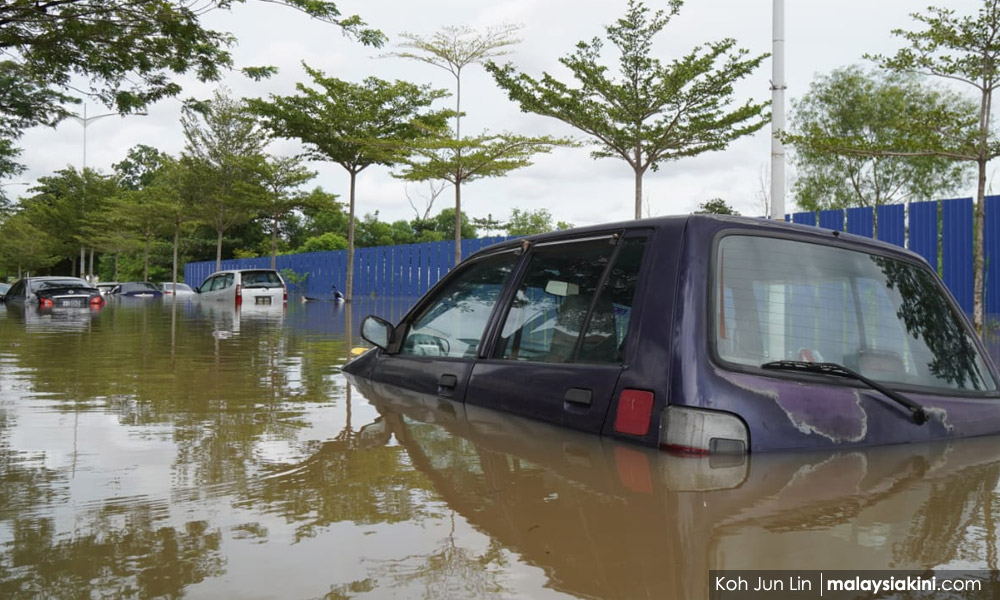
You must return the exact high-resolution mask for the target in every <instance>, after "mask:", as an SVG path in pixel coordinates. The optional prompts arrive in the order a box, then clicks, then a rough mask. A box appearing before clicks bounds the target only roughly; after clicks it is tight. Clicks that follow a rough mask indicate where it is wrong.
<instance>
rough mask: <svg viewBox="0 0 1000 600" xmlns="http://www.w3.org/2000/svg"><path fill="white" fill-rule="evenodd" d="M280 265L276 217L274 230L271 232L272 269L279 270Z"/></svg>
mask: <svg viewBox="0 0 1000 600" xmlns="http://www.w3.org/2000/svg"><path fill="white" fill-rule="evenodd" d="M277 264H278V217H274V229H273V230H272V231H271V268H272V269H277V266H276V265H277Z"/></svg>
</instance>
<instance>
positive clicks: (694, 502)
mask: <svg viewBox="0 0 1000 600" xmlns="http://www.w3.org/2000/svg"><path fill="white" fill-rule="evenodd" d="M355 383H356V385H358V386H359V387H360V388H361V389H362V390H363V391H364V394H365V396H366V397H367V398H368V399H369V400H370V401H372V402H373V403H374V404H375V406H376V407H377V408H378V410H379V413H380V417H379V419H378V420H377V421H376V422H375V423H373V424H372V427H373V429H374V430H375V431H378V432H380V433H381V432H383V431H387V432H388V433H382V437H383V439H386V438H388V436H389V435H391V437H392V438H393V439H395V440H396V441H397V442H398V443H399V444H401V445H402V446H403V447H404V448H406V451H407V453H408V454H409V456H410V458H411V460H412V461H413V464H414V466H415V467H416V468H417V469H418V470H420V471H422V472H424V473H425V474H426V475H427V477H428V478H429V479H430V480H431V481H432V482H433V483H434V486H435V488H436V490H437V491H438V493H439V494H441V495H442V496H443V497H444V498H445V499H446V501H447V503H448V506H449V507H450V508H452V509H454V510H455V511H456V512H457V513H458V514H460V515H461V516H462V517H463V518H465V519H468V520H469V522H470V523H471V524H472V525H473V526H474V527H476V528H477V529H479V530H481V531H483V532H484V533H486V534H487V535H489V536H490V538H491V539H492V540H493V541H495V542H499V543H500V544H501V545H502V546H503V547H505V548H507V549H508V550H511V551H514V552H515V553H517V554H518V555H519V556H521V557H522V558H523V559H524V560H526V561H527V562H529V563H530V564H534V565H537V566H539V567H540V568H543V569H544V570H545V572H546V574H547V576H548V578H549V580H550V582H551V584H552V585H553V586H555V587H556V588H557V589H559V590H561V591H564V592H567V593H569V594H572V595H579V596H588V597H589V596H596V597H603V598H615V597H623V598H633V597H654V596H655V597H669V598H702V597H706V585H707V573H708V571H709V570H712V569H746V570H762V569H810V568H815V569H828V570H835V569H921V570H922V569H934V568H942V569H944V568H953V569H958V568H980V569H985V568H989V569H996V568H997V564H996V561H997V559H996V527H995V518H996V514H995V512H994V510H995V509H994V507H993V501H994V497H995V495H996V488H997V481H998V476H1000V449H998V448H997V445H996V440H994V439H981V440H969V441H965V442H957V443H953V444H947V445H945V444H937V445H922V446H896V447H887V448H878V449H871V450H867V451H862V450H859V451H853V452H842V453H836V454H812V455H805V456H802V455H799V456H791V455H758V456H753V457H752V458H747V459H743V458H742V457H741V458H736V459H732V460H726V459H723V460H722V461H718V460H711V459H708V458H706V459H693V458H689V457H674V456H670V455H666V454H662V453H658V452H655V451H649V450H647V449H645V448H638V447H633V446H631V445H623V444H619V443H617V442H612V441H610V440H601V439H599V438H594V437H593V436H586V435H577V434H574V433H572V432H565V431H562V430H559V429H555V428H551V427H549V426H547V425H545V424H542V423H538V422H535V421H526V420H521V419H518V418H516V417H512V416H508V415H503V414H500V413H496V412H493V411H489V410H485V409H481V408H477V407H474V406H471V405H470V406H465V405H462V404H453V403H450V402H447V401H444V400H439V399H437V398H431V397H427V396H421V395H419V394H416V393H413V392H408V391H404V390H400V389H398V388H394V387H391V386H387V385H384V384H371V383H368V382H364V381H356V382H355Z"/></svg>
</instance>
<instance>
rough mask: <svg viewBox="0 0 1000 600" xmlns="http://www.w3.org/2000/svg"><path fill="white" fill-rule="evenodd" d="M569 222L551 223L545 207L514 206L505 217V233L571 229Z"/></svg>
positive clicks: (519, 233) (518, 233)
mask: <svg viewBox="0 0 1000 600" xmlns="http://www.w3.org/2000/svg"><path fill="white" fill-rule="evenodd" d="M572 227H573V226H572V225H571V224H569V223H563V222H562V221H560V222H559V223H558V224H556V225H553V224H552V213H550V212H549V209H547V208H537V209H535V210H521V209H519V208H515V209H514V210H513V211H512V212H511V213H510V218H509V219H507V226H506V229H507V235H533V234H536V233H548V232H549V231H554V230H557V229H571V228H572Z"/></svg>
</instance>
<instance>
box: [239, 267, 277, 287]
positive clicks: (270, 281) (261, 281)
mask: <svg viewBox="0 0 1000 600" xmlns="http://www.w3.org/2000/svg"><path fill="white" fill-rule="evenodd" d="M240 279H241V281H242V284H243V287H245V288H254V287H256V288H271V287H281V278H280V277H278V274H277V273H276V272H274V271H244V272H243V274H242V275H241V277H240Z"/></svg>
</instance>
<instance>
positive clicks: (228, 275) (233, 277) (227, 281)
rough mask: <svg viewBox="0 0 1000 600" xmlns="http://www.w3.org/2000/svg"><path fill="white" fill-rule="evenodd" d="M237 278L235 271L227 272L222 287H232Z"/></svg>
mask: <svg viewBox="0 0 1000 600" xmlns="http://www.w3.org/2000/svg"><path fill="white" fill-rule="evenodd" d="M235 280H236V275H235V274H233V273H226V279H225V281H223V284H222V289H227V288H229V287H232V285H233V281H235Z"/></svg>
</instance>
